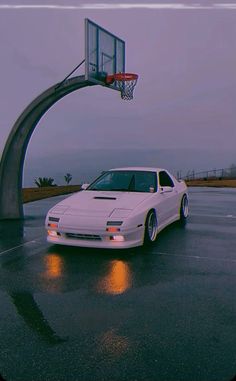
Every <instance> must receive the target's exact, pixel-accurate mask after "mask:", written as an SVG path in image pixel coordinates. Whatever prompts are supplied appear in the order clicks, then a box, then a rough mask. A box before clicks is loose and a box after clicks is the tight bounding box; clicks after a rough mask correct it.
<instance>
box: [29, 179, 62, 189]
mask: <svg viewBox="0 0 236 381" xmlns="http://www.w3.org/2000/svg"><path fill="white" fill-rule="evenodd" d="M34 182H35V184H36V185H37V186H38V187H39V188H42V187H56V186H57V184H53V182H54V179H53V178H52V177H39V178H38V179H35V180H34Z"/></svg>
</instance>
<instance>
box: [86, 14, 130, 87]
mask: <svg viewBox="0 0 236 381" xmlns="http://www.w3.org/2000/svg"><path fill="white" fill-rule="evenodd" d="M124 72H125V42H124V41H123V40H121V39H120V38H118V37H116V36H115V35H113V34H112V33H110V32H108V31H107V30H105V29H103V28H101V27H100V26H99V25H97V24H95V23H94V22H93V21H90V20H89V19H85V79H86V80H89V81H91V82H93V83H96V84H100V85H104V84H105V82H104V80H105V78H106V76H107V75H112V74H115V73H124ZM109 87H111V88H113V89H115V90H120V89H119V88H118V86H117V84H116V81H115V82H113V83H112V84H111V85H110V86H109Z"/></svg>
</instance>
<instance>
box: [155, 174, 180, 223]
mask: <svg viewBox="0 0 236 381" xmlns="http://www.w3.org/2000/svg"><path fill="white" fill-rule="evenodd" d="M159 192H160V197H161V201H160V218H161V223H166V221H167V220H169V219H170V218H172V217H173V216H174V215H176V205H177V202H178V192H177V190H176V189H175V184H174V181H173V180H172V178H171V177H170V175H169V174H168V173H167V172H166V171H160V172H159Z"/></svg>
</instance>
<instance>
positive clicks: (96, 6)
mask: <svg viewBox="0 0 236 381" xmlns="http://www.w3.org/2000/svg"><path fill="white" fill-rule="evenodd" d="M39 9H45V10H63V11H65V10H68V11H71V10H84V9H91V10H126V9H150V10H158V9H160V10H198V9H199V10H209V9H210V10H236V3H227V4H223V3H212V4H211V5H206V4H205V5H204V3H192V4H189V3H113V4H109V3H87V4H79V5H60V4H0V10H39Z"/></svg>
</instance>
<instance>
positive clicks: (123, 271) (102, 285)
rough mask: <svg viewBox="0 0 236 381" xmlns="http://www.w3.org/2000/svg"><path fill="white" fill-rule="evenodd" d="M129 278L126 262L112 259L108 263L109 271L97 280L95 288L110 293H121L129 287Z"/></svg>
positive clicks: (129, 273)
mask: <svg viewBox="0 0 236 381" xmlns="http://www.w3.org/2000/svg"><path fill="white" fill-rule="evenodd" d="M131 278H132V277H131V272H130V268H129V266H128V264H127V263H125V262H123V261H120V260H114V261H112V262H111V264H110V269H109V273H108V274H107V275H106V276H105V277H104V278H102V279H101V280H100V281H99V283H98V285H97V290H98V292H101V293H106V294H111V295H118V294H122V293H123V292H125V291H126V290H128V289H129V288H130V287H131V280H132V279H131Z"/></svg>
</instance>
